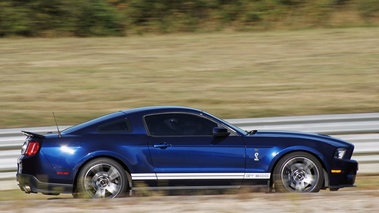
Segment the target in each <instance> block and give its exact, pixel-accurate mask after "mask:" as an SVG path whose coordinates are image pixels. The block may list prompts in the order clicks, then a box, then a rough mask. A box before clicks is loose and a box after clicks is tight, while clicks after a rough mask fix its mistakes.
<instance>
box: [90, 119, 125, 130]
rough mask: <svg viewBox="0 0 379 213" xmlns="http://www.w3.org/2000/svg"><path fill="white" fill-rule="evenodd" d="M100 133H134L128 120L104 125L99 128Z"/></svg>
mask: <svg viewBox="0 0 379 213" xmlns="http://www.w3.org/2000/svg"><path fill="white" fill-rule="evenodd" d="M97 131H98V132H110V133H114V132H120V133H121V132H132V126H131V124H130V122H129V120H128V119H121V120H117V121H112V122H109V123H106V124H103V125H101V126H99V127H98V128H97Z"/></svg>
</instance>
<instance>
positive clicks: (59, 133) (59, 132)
mask: <svg viewBox="0 0 379 213" xmlns="http://www.w3.org/2000/svg"><path fill="white" fill-rule="evenodd" d="M53 117H54V121H55V125H56V126H57V131H58V136H59V137H60V138H61V137H62V135H61V131H59V127H58V122H57V119H56V118H55V114H54V112H53Z"/></svg>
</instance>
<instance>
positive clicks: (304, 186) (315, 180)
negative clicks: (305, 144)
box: [273, 152, 324, 192]
mask: <svg viewBox="0 0 379 213" xmlns="http://www.w3.org/2000/svg"><path fill="white" fill-rule="evenodd" d="M273 183H274V189H275V191H276V192H318V191H320V189H321V187H322V185H323V183H324V174H323V168H322V166H321V164H320V162H319V161H318V160H317V159H316V158H315V157H314V156H313V155H311V154H309V153H306V152H293V153H290V154H287V155H285V156H284V157H283V158H281V159H280V160H279V162H278V163H277V165H276V166H275V168H274V172H273Z"/></svg>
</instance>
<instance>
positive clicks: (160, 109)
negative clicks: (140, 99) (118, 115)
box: [121, 106, 203, 114]
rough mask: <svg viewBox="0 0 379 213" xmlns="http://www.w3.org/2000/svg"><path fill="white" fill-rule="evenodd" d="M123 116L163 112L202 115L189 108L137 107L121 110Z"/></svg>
mask: <svg viewBox="0 0 379 213" xmlns="http://www.w3.org/2000/svg"><path fill="white" fill-rule="evenodd" d="M121 112H123V113H125V114H134V113H137V114H139V113H144V114H152V113H163V112H194V113H203V111H201V110H199V109H195V108H191V107H184V106H149V107H139V108H133V109H126V110H121Z"/></svg>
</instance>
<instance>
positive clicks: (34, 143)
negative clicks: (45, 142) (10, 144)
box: [25, 141, 40, 156]
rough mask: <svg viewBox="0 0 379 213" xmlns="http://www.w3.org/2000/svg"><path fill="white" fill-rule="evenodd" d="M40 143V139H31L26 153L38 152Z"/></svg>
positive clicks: (29, 154)
mask: <svg viewBox="0 0 379 213" xmlns="http://www.w3.org/2000/svg"><path fill="white" fill-rule="evenodd" d="M39 147H40V144H39V142H38V141H29V143H28V147H27V148H26V151H25V155H26V156H32V155H35V154H37V152H38V150H39Z"/></svg>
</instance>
